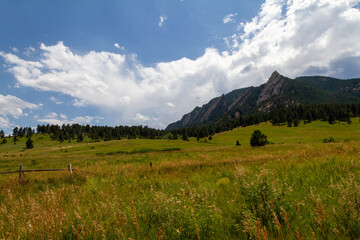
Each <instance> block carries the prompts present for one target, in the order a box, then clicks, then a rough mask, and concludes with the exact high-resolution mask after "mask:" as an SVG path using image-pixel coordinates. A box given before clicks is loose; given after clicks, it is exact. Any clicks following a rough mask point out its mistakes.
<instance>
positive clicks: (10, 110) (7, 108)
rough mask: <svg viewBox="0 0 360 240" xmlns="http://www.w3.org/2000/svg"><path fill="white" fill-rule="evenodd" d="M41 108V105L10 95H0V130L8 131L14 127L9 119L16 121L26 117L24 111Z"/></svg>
mask: <svg viewBox="0 0 360 240" xmlns="http://www.w3.org/2000/svg"><path fill="white" fill-rule="evenodd" d="M41 106H42V105H41V104H33V103H29V102H26V101H23V100H21V99H20V98H17V97H15V96H12V95H7V96H4V95H1V94H0V109H1V110H0V128H6V129H8V128H11V127H12V126H14V124H13V123H11V121H10V120H9V117H12V118H15V119H17V118H19V117H22V116H27V113H26V112H25V111H26V110H35V109H39V108H41Z"/></svg>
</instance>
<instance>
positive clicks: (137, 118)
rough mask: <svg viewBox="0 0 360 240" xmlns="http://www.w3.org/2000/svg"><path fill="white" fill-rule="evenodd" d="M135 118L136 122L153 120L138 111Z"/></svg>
mask: <svg viewBox="0 0 360 240" xmlns="http://www.w3.org/2000/svg"><path fill="white" fill-rule="evenodd" d="M134 120H135V121H136V122H149V121H150V120H151V118H150V117H148V116H145V115H142V114H140V113H137V114H136V116H135V118H134Z"/></svg>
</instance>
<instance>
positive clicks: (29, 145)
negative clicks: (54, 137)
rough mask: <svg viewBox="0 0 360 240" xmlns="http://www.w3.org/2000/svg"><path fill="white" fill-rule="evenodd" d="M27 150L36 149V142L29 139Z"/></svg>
mask: <svg viewBox="0 0 360 240" xmlns="http://www.w3.org/2000/svg"><path fill="white" fill-rule="evenodd" d="M26 148H27V149H32V148H34V142H33V140H31V138H28V139H27V141H26Z"/></svg>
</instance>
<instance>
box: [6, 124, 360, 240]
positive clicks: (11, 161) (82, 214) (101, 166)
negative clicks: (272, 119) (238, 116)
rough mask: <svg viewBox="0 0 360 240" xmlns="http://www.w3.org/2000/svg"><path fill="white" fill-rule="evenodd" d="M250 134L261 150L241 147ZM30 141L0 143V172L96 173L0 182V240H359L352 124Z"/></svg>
mask: <svg viewBox="0 0 360 240" xmlns="http://www.w3.org/2000/svg"><path fill="white" fill-rule="evenodd" d="M256 129H260V130H261V132H262V133H264V134H265V135H267V137H268V140H269V142H270V144H269V145H267V146H265V147H257V148H252V147H250V143H249V141H250V137H251V134H252V132H253V131H254V130H256ZM330 137H333V138H334V139H335V142H331V143H324V142H323V140H324V139H325V138H330ZM32 139H33V140H34V148H33V149H29V150H25V142H26V139H25V138H21V139H20V141H18V142H17V144H13V142H11V139H8V142H7V143H6V144H2V145H0V172H4V171H16V170H18V169H19V166H20V165H23V167H24V169H43V168H66V167H67V165H68V164H69V163H71V164H72V167H73V168H77V169H82V170H86V171H91V172H93V173H96V175H93V174H86V173H81V172H74V174H73V175H72V176H70V175H69V172H67V171H63V172H41V173H25V179H24V183H23V184H22V185H19V184H18V177H19V176H18V174H6V175H0V239H360V122H359V118H354V119H352V124H347V123H336V124H334V125H330V124H328V123H327V122H322V121H314V122H312V123H308V124H305V125H304V124H303V123H301V124H300V125H299V127H296V128H295V127H287V126H280V127H278V126H272V125H271V123H262V124H259V125H257V126H249V127H244V128H238V129H234V130H233V131H230V132H225V133H221V134H217V135H214V136H213V139H212V140H209V139H201V140H200V141H196V139H194V138H191V139H190V141H188V142H186V141H182V140H166V139H161V140H147V139H132V140H128V139H124V140H120V141H108V142H97V143H90V142H84V143H78V142H76V141H72V142H63V143H59V142H57V141H52V140H50V137H49V136H46V135H36V136H33V138H32ZM85 140H86V139H85ZM237 140H238V141H239V143H240V144H241V146H236V145H235V143H236V141H237ZM150 163H152V167H150Z"/></svg>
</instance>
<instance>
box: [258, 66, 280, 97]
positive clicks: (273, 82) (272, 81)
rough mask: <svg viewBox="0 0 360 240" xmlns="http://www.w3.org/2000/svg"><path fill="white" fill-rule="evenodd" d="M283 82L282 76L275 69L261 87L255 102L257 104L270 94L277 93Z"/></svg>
mask: <svg viewBox="0 0 360 240" xmlns="http://www.w3.org/2000/svg"><path fill="white" fill-rule="evenodd" d="M283 83H284V77H283V76H281V75H280V74H279V73H278V72H277V71H275V72H273V74H272V75H271V77H270V78H269V80H268V81H267V82H266V84H265V86H264V88H263V89H262V91H261V93H260V95H259V98H258V100H257V101H256V103H257V104H259V103H261V102H263V101H265V100H268V99H269V98H270V97H271V96H273V95H276V94H279V93H280V90H281V87H282V85H283Z"/></svg>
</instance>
